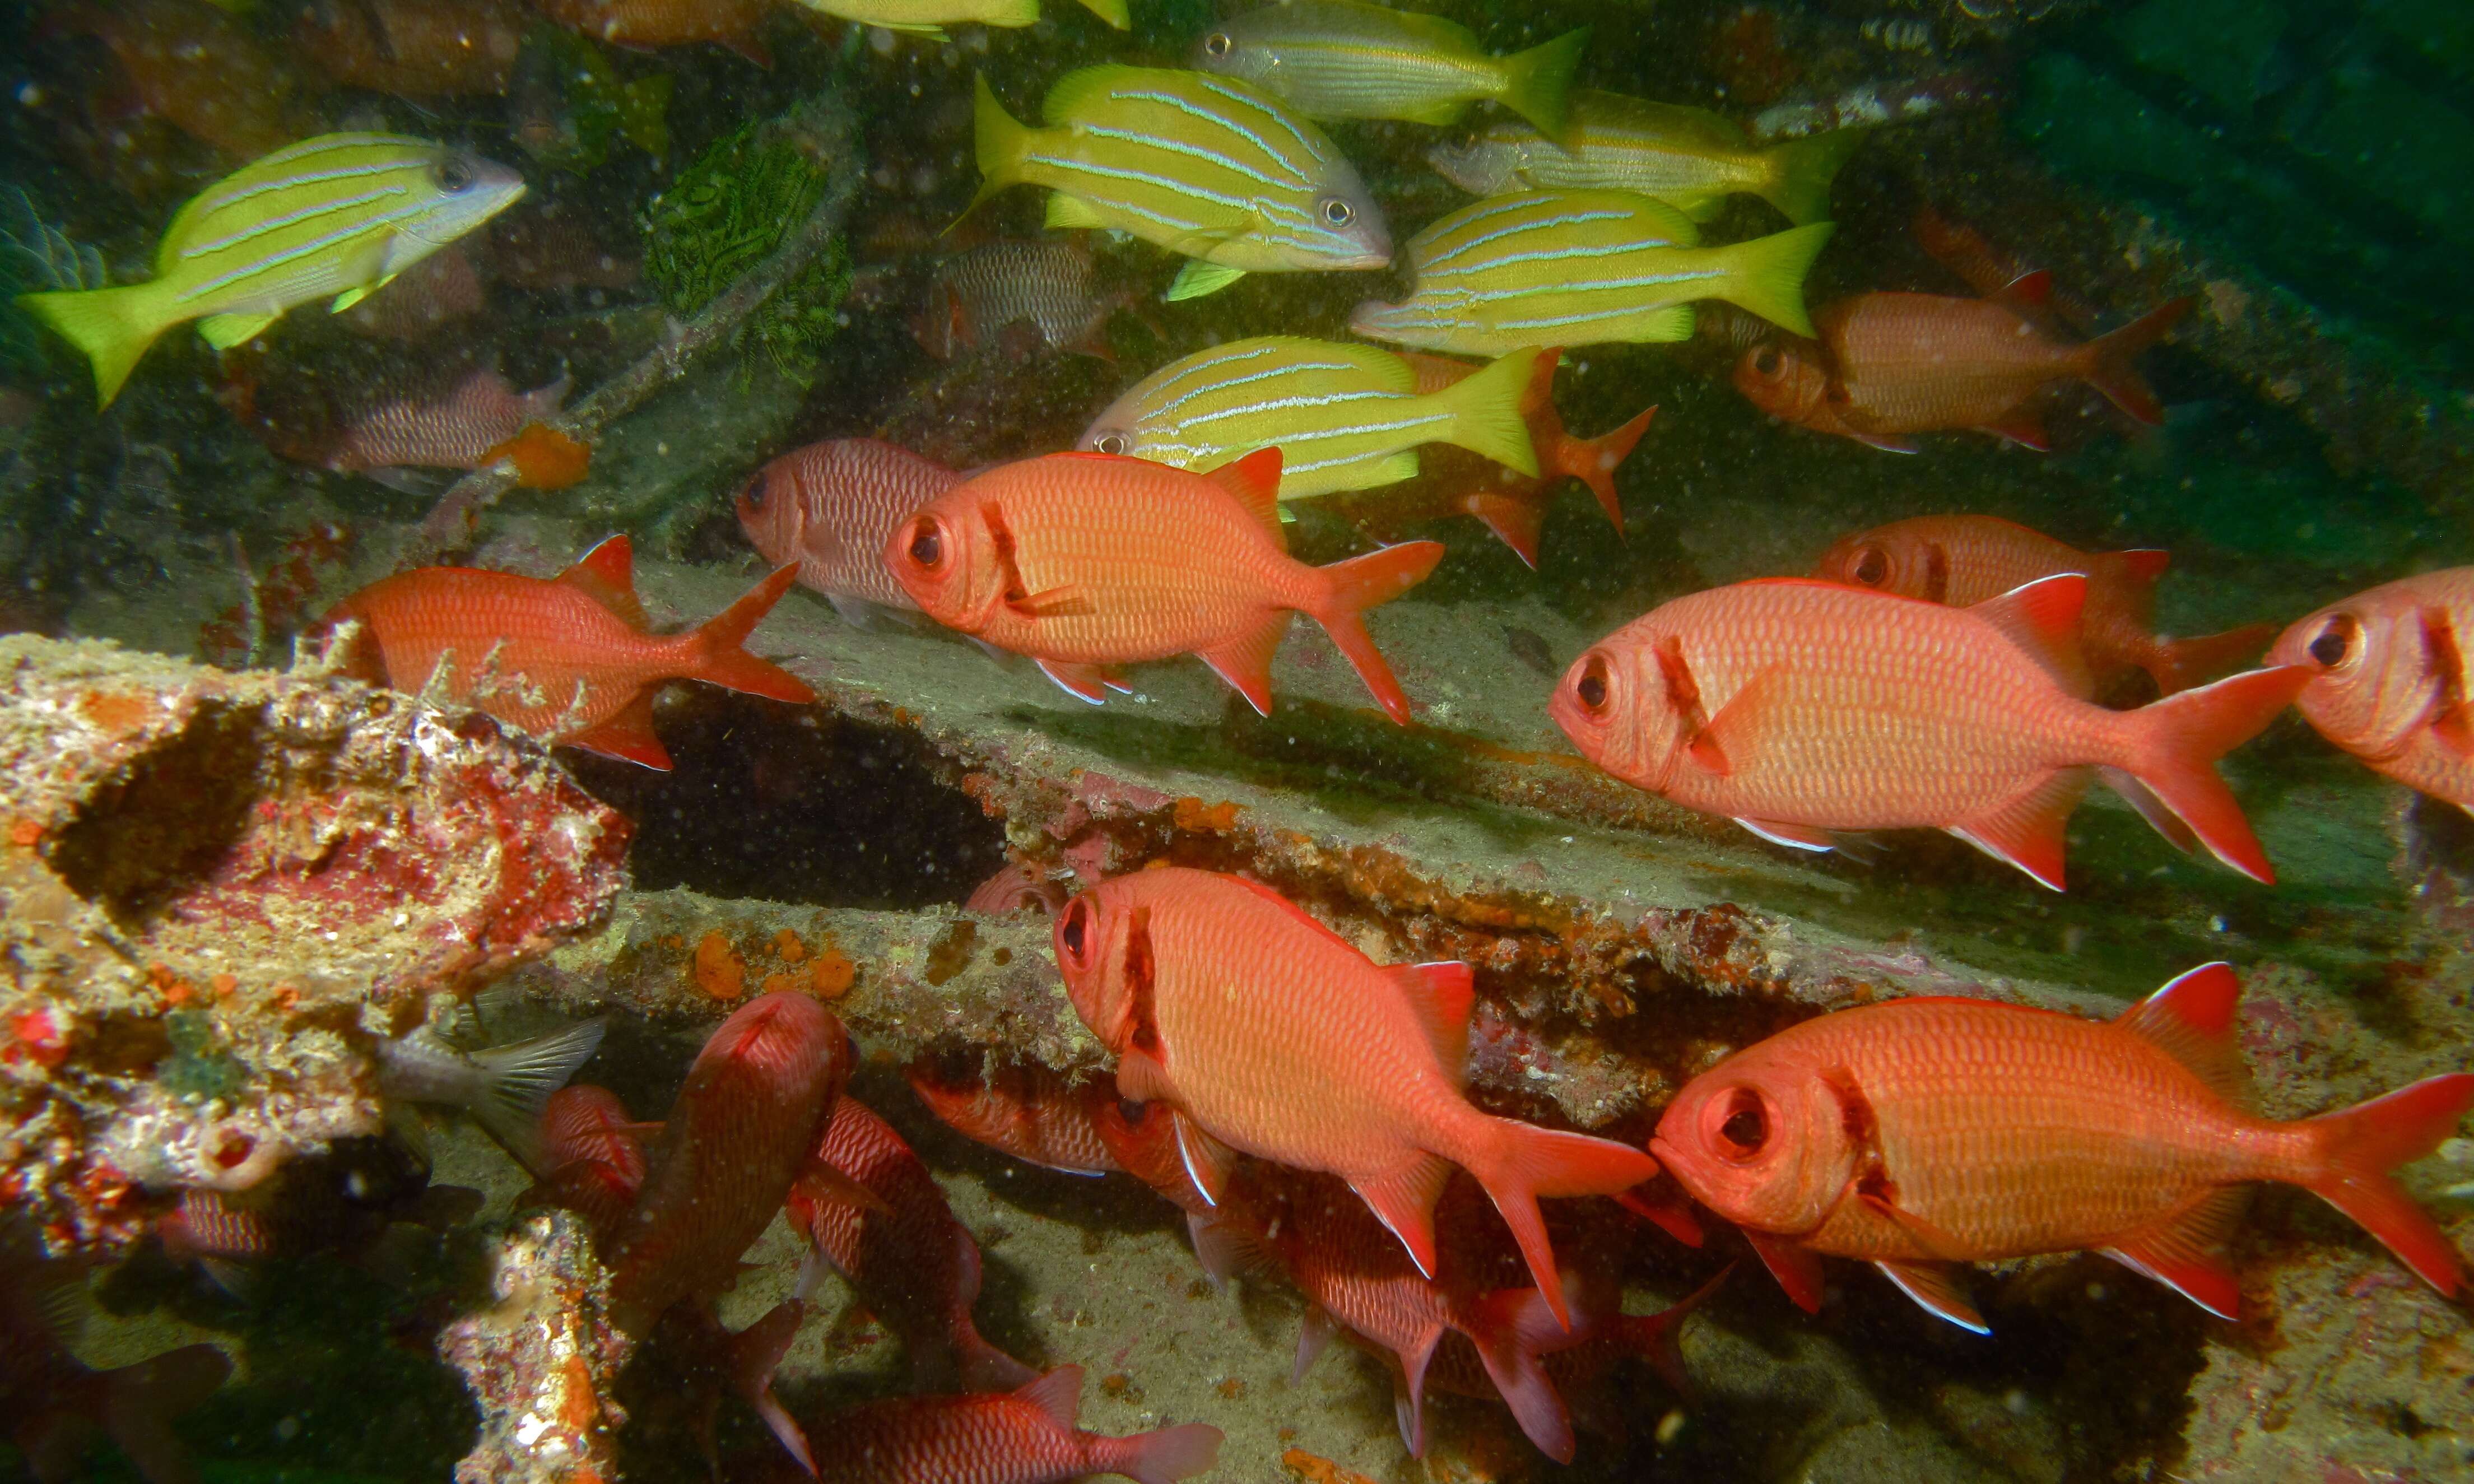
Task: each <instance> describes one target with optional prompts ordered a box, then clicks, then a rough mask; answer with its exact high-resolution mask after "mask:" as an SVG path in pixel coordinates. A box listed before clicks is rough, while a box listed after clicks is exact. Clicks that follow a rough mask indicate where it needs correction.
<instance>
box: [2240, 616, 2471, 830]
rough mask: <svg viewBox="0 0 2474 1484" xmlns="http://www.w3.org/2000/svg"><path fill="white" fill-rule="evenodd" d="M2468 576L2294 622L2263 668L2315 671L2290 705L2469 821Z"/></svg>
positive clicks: (2371, 761) (2367, 759)
mask: <svg viewBox="0 0 2474 1484" xmlns="http://www.w3.org/2000/svg"><path fill="white" fill-rule="evenodd" d="M2469 654H2474V567H2452V568H2449V569H2448V570H2446V571H2444V572H2424V573H2423V574H2422V575H2420V576H2418V577H2407V578H2404V579H2402V580H2400V581H2396V582H2390V583H2387V584H2384V585H2383V586H2380V587H2376V588H2373V589H2371V590H2370V591H2369V592H2367V593H2359V594H2356V595H2355V596H2352V597H2349V598H2347V599H2345V600H2344V601H2343V602H2341V603H2332V604H2330V605H2329V606H2327V607H2325V608H2322V609H2320V610H2319V611H2318V612H2317V613H2315V614H2313V615H2311V616H2310V617H2309V618H2307V619H2304V620H2300V621H2299V622H2297V623H2295V624H2294V625H2293V626H2292V627H2291V628H2289V629H2287V630H2286V631H2285V633H2284V634H2283V635H2282V636H2280V637H2279V638H2278V639H2277V641H2276V647H2275V648H2273V649H2270V650H2269V651H2268V658H2269V660H2271V661H2273V662H2275V663H2277V664H2284V665H2304V666H2308V667H2310V668H2311V669H2312V670H2313V671H2314V674H2313V678H2312V681H2311V683H2310V684H2309V685H2307V686H2304V687H2303V688H2302V695H2301V698H2300V700H2299V701H2298V702H2297V703H2296V704H2297V705H2298V706H2299V707H2300V708H2301V711H2302V715H2303V718H2304V719H2306V720H2308V721H2309V722H2310V723H2311V724H2312V725H2313V726H2314V727H2316V728H2317V729H2318V732H2319V735H2320V736H2322V737H2324V738H2326V739H2328V741H2330V742H2334V743H2336V744H2337V745H2338V746H2340V747H2342V748H2344V749H2345V750H2346V751H2347V752H2350V753H2352V754H2353V755H2354V756H2356V757H2358V758H2360V759H2362V760H2363V761H2364V762H2365V763H2366V764H2368V765H2369V766H2370V767H2371V768H2372V769H2373V770H2374V771H2376V772H2381V773H2385V774H2387V775H2388V776H2389V777H2390V778H2393V779H2395V780H2396V781H2397V782H2399V783H2401V784H2404V785H2406V786H2407V787H2409V788H2414V789H2419V790H2421V791H2423V792H2425V793H2428V794H2430V795H2431V796H2432V797H2434V798H2438V799H2446V800H2447V801H2448V802H2449V803H2452V804H2455V805H2457V806H2458V807H2459V808H2461V809H2463V810H2465V811H2467V812H2468V813H2474V668H2469V664H2474V662H2469V659H2468V656H2469Z"/></svg>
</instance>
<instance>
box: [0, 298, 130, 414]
mask: <svg viewBox="0 0 2474 1484" xmlns="http://www.w3.org/2000/svg"><path fill="white" fill-rule="evenodd" d="M17 307H18V308H20V309H23V310H25V311H26V312H27V313H29V314H31V315H33V316H34V317H35V318H36V319H38V320H40V321H42V322H43V323H44V324H46V325H48V326H50V327H51V328H53V329H54V330H55V331H57V332H58V333H59V334H60V337H61V339H63V340H66V341H67V342H68V343H69V344H71V345H73V346H76V347H77V348H78V349H79V350H81V351H83V352H85V358H86V363H87V364H88V365H91V366H92V367H93V368H94V404H95V406H96V407H97V408H98V409H101V408H104V407H109V406H110V405H111V400H112V399H113V398H115V397H117V396H119V395H120V388H121V384H122V383H123V382H125V381H127V380H128V379H129V374H130V373H131V372H133V371H134V370H136V369H137V361H138V358H139V357H140V356H143V355H144V354H145V353H146V348H147V347H148V346H150V345H153V344H154V343H155V337H156V336H158V335H159V334H161V333H162V332H163V323H162V321H160V320H159V319H158V318H157V317H156V313H155V295H154V285H153V284H151V283H132V284H128V285H126V286H124V287H120V288H84V289H64V290H61V292H58V293H48V294H20V295H18V296H17Z"/></svg>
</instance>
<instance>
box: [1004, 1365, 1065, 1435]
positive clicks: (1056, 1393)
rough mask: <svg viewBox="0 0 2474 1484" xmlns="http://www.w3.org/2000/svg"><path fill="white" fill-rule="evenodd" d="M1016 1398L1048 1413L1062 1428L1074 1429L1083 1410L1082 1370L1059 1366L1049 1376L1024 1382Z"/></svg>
mask: <svg viewBox="0 0 2474 1484" xmlns="http://www.w3.org/2000/svg"><path fill="white" fill-rule="evenodd" d="M1014 1396H1016V1397H1017V1398H1019V1399H1022V1400H1024V1401H1028V1402H1030V1403H1031V1405H1032V1406H1035V1407H1037V1408H1039V1409H1040V1410H1041V1411H1043V1412H1045V1413H1047V1414H1048V1415H1049V1417H1050V1418H1051V1419H1053V1420H1054V1421H1055V1423H1056V1425H1057V1426H1059V1427H1072V1426H1073V1425H1074V1418H1075V1415H1076V1414H1077V1413H1079V1412H1080V1411H1081V1410H1082V1368H1081V1367H1080V1366H1058V1367H1057V1368H1056V1369H1055V1370H1054V1371H1051V1372H1049V1373H1048V1374H1047V1375H1043V1376H1039V1377H1036V1378H1034V1379H1032V1380H1029V1381H1025V1382H1024V1383H1023V1385H1022V1389H1021V1390H1019V1391H1017V1392H1015V1393H1014Z"/></svg>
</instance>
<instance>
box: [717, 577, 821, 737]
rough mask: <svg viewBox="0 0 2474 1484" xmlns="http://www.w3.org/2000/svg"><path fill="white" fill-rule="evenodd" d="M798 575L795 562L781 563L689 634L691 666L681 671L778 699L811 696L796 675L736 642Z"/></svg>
mask: <svg viewBox="0 0 2474 1484" xmlns="http://www.w3.org/2000/svg"><path fill="white" fill-rule="evenodd" d="M798 580H799V569H798V568H796V567H785V568H783V569H781V570H780V571H778V572H774V573H773V575H771V576H769V577H767V578H765V579H764V581H762V582H760V583H758V584H757V585H756V586H755V587H754V588H752V589H750V590H749V591H748V594H747V596H744V597H742V598H740V600H739V601H737V602H735V603H733V604H731V605H730V606H729V607H727V608H724V609H723V610H722V611H721V612H719V613H717V614H716V615H714V617H713V620H712V621H710V622H708V623H706V624H705V626H704V627H702V628H700V629H697V630H696V631H695V632H694V633H693V634H691V635H690V636H689V638H691V639H692V640H693V641H694V655H695V658H694V660H693V662H692V668H691V669H688V670H687V671H686V672H685V673H686V674H687V676H688V677H689V678H690V679H691V680H709V681H712V682H713V683H714V684H715V685H717V686H725V687H727V688H729V689H730V690H733V691H744V692H746V693H748V694H750V695H764V696H770V697H772V698H773V699H774V700H777V701H792V702H797V703H800V704H805V703H806V702H809V701H813V700H814V699H815V698H816V693H815V692H813V691H811V690H809V689H808V687H807V685H806V684H805V683H804V682H802V681H801V680H800V679H799V677H798V676H796V675H793V674H791V673H790V672H789V671H788V670H787V669H783V668H782V667H780V666H779V665H775V664H772V663H770V662H768V661H765V660H760V659H758V658H757V657H756V656H754V655H752V654H750V653H748V652H747V651H746V650H744V649H742V648H740V645H743V644H745V643H747V636H748V635H749V634H752V633H754V632H755V631H756V625H757V624H759V623H761V622H763V621H764V616H765V615H766V614H768V613H770V612H772V611H773V605H774V604H775V603H778V602H780V601H781V600H782V595H783V594H785V593H788V592H789V591H790V584H792V583H794V582H796V581H798Z"/></svg>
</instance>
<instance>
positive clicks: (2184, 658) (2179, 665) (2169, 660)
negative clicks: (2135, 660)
mask: <svg viewBox="0 0 2474 1484" xmlns="http://www.w3.org/2000/svg"><path fill="white" fill-rule="evenodd" d="M2275 637H2276V625H2275V624H2273V623H2245V624H2244V625H2243V626H2242V627H2240V628H2229V629H2227V630H2225V631H2224V632H2223V633H2221V634H2200V635H2197V636H2195V637H2194V638H2190V639H2159V640H2157V641H2156V646H2155V648H2154V649H2152V650H2151V651H2149V652H2148V654H2147V656H2146V657H2145V658H2144V659H2142V660H2141V662H2140V666H2139V668H2140V669H2144V670H2146V671H2147V673H2148V674H2149V675H2150V676H2151V677H2153V678H2154V679H2155V681H2156V689H2157V692H2158V693H2160V694H2165V695H2171V694H2172V693H2175V692H2177V691H2187V690H2189V689H2191V688H2192V687H2193V686H2195V685H2197V684H2199V683H2200V682H2201V681H2204V680H2206V679H2207V678H2208V677H2209V676H2211V675H2216V674H2220V673H2222V672H2223V671H2225V670H2228V669H2233V668H2234V667H2235V666H2237V665H2239V664H2241V663H2242V662H2243V661H2244V660H2247V659H2249V658H2250V657H2251V656H2252V655H2255V654H2257V653H2259V651H2260V650H2262V649H2265V648H2267V647H2268V641H2269V640H2271V639H2274V638H2275Z"/></svg>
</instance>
